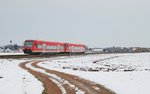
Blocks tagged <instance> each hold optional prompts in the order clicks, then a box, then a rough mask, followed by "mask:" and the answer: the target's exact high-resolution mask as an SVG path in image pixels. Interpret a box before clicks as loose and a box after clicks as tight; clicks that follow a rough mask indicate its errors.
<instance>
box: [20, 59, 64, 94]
mask: <svg viewBox="0 0 150 94" xmlns="http://www.w3.org/2000/svg"><path fill="white" fill-rule="evenodd" d="M31 62H32V61H28V62H24V63H21V64H20V65H19V66H20V67H21V68H23V69H25V70H27V71H28V72H29V73H31V74H32V75H34V76H35V77H36V78H37V79H38V80H39V81H41V82H42V83H43V86H44V91H43V93H42V94H62V92H61V90H60V88H59V87H58V86H57V85H56V84H55V83H54V82H53V81H51V80H50V79H49V77H48V76H47V75H45V74H43V73H40V72H37V71H34V70H32V69H30V68H28V67H26V64H28V63H31Z"/></svg>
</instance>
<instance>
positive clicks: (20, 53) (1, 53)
mask: <svg viewBox="0 0 150 94" xmlns="http://www.w3.org/2000/svg"><path fill="white" fill-rule="evenodd" d="M0 55H24V53H23V52H17V53H16V52H14V53H13V52H12V53H6V52H5V53H4V52H0Z"/></svg>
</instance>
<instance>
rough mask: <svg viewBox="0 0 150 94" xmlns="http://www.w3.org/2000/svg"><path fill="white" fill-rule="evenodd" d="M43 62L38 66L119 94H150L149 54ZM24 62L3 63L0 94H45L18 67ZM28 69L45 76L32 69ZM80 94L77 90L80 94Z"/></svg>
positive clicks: (80, 57)
mask: <svg viewBox="0 0 150 94" xmlns="http://www.w3.org/2000/svg"><path fill="white" fill-rule="evenodd" d="M35 59H36V58H35ZM29 60H32V59H29ZM42 60H47V61H43V62H41V63H39V65H40V66H42V67H45V68H48V69H53V70H57V71H61V72H64V73H69V74H73V75H77V76H79V77H81V78H84V79H87V80H90V81H93V82H95V83H98V84H101V85H103V86H105V87H106V88H108V89H110V90H112V91H114V92H116V93H117V94H150V89H149V87H150V80H149V79H150V53H127V54H99V55H86V56H69V57H65V56H64V57H56V58H49V59H47V58H46V59H45V58H42ZM25 61H28V59H26V60H25V59H24V60H13V59H0V94H42V91H43V89H44V88H43V84H42V83H41V82H40V81H38V80H37V79H36V78H35V77H34V76H33V75H31V74H30V73H28V72H27V71H26V70H24V69H21V68H20V67H18V65H19V64H20V63H21V62H25ZM28 67H30V68H32V69H34V70H38V71H40V72H42V70H39V69H35V68H33V67H32V66H31V65H28ZM43 73H45V74H47V75H49V76H51V77H54V78H57V80H59V79H60V80H59V81H60V82H61V80H64V79H61V78H59V77H57V76H56V75H52V74H48V73H46V72H43ZM65 82H66V83H67V84H69V82H67V81H65ZM70 85H72V84H70ZM81 93H82V91H80V90H78V92H77V94H81Z"/></svg>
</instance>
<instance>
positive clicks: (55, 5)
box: [0, 0, 150, 47]
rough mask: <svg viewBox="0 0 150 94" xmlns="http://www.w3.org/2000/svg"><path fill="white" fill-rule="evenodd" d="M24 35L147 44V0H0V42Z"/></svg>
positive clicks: (102, 44) (149, 32) (149, 42)
mask: <svg viewBox="0 0 150 94" xmlns="http://www.w3.org/2000/svg"><path fill="white" fill-rule="evenodd" d="M25 39H40V40H49V41H60V42H71V43H83V44H86V45H88V46H90V47H109V46H141V47H150V0H0V45H3V44H7V43H9V41H10V40H12V41H13V43H18V44H22V43H23V41H24V40H25Z"/></svg>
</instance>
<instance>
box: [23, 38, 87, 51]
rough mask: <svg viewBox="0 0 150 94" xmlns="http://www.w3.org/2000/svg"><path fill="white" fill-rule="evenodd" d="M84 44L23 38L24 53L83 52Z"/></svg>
mask: <svg viewBox="0 0 150 94" xmlns="http://www.w3.org/2000/svg"><path fill="white" fill-rule="evenodd" d="M85 50H86V46H85V45H83V44H72V43H61V42H49V41H41V40H25V42H24V49H23V51H24V53H25V54H41V53H84V52H85Z"/></svg>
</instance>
